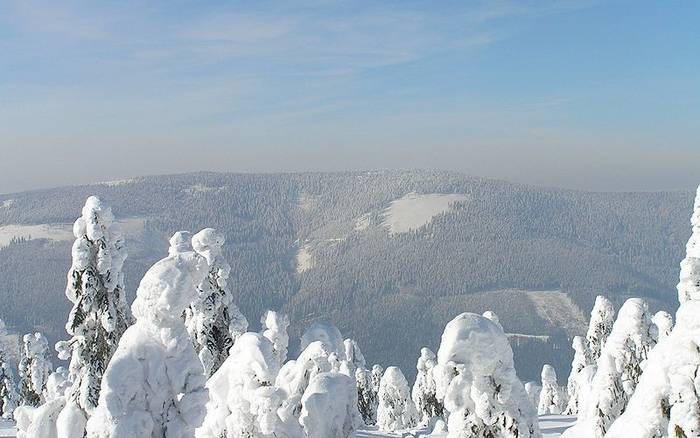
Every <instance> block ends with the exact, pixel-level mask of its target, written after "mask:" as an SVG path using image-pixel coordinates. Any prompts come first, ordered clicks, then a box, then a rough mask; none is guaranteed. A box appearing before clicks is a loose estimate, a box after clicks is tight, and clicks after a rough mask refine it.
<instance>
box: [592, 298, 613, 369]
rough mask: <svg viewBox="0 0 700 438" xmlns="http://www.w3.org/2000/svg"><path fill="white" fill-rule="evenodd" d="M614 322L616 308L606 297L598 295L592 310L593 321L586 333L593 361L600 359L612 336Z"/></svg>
mask: <svg viewBox="0 0 700 438" xmlns="http://www.w3.org/2000/svg"><path fill="white" fill-rule="evenodd" d="M614 321H615V308H614V307H613V305H612V303H611V302H610V300H608V299H607V298H605V297H604V296H602V295H598V296H597V297H596V299H595V304H594V305H593V310H591V319H590V322H589V324H588V332H587V333H586V340H587V341H588V350H589V353H590V357H591V359H592V360H593V361H595V360H596V359H597V358H598V357H600V351H601V350H602V348H603V345H604V344H605V341H606V340H607V338H608V336H609V335H610V331H611V330H612V325H613V322H614Z"/></svg>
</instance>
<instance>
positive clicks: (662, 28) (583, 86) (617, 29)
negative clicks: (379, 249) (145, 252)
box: [0, 0, 700, 193]
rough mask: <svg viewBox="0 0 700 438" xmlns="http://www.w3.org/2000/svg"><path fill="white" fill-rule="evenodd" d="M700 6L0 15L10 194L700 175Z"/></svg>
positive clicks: (465, 1)
mask: <svg viewBox="0 0 700 438" xmlns="http://www.w3.org/2000/svg"><path fill="white" fill-rule="evenodd" d="M698 23H700V2H698V1H696V0H689V1H682V0H679V1H663V2H662V1H639V0H634V1H632V0H630V1H622V0H607V1H594V0H568V1H567V0H559V1H547V0H542V1H528V0H518V1H515V0H514V1H508V0H494V1H469V0H461V1H450V0H445V1H442V0H429V1H413V0H400V1H398V0H397V1H382V0H372V1H369V0H353V1H331V0H300V1H271V0H255V1H207V0H198V1H194V0H193V1H180V0H169V1H131V0H119V1H116V0H115V1H96V0H92V1H70V0H66V1H60V2H58V1H54V0H47V1H33V0H17V1H15V0H3V1H2V2H0V193H9V192H15V191H22V190H30V189H36V188H45V187H53V186H58V185H70V184H81V183H88V182H96V181H108V180H116V179H123V178H128V177H132V176H141V175H150V174H165V173H180V172H189V171H200V170H211V171H233V172H277V171H333V170H350V169H378V168H402V169H405V168H431V169H434V168H437V169H448V170H457V171H461V172H465V173H468V174H471V175H476V176H483V177H490V178H498V179H505V180H508V181H514V182H523V183H530V184H538V185H548V186H559V187H568V188H576V189H585V190H615V191H626V190H672V189H690V188H693V187H695V186H696V185H697V184H698V183H700V26H699V25H698Z"/></svg>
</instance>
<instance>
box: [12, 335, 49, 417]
mask: <svg viewBox="0 0 700 438" xmlns="http://www.w3.org/2000/svg"><path fill="white" fill-rule="evenodd" d="M51 368H52V366H51V361H50V360H49V342H48V341H47V340H46V338H45V337H44V335H42V334H41V333H34V334H33V335H32V334H26V335H24V337H23V338H22V359H21V360H20V362H19V377H20V397H21V398H22V403H23V404H25V405H29V406H39V405H41V404H42V403H44V401H46V398H45V395H44V390H45V389H46V382H47V381H48V378H49V374H51Z"/></svg>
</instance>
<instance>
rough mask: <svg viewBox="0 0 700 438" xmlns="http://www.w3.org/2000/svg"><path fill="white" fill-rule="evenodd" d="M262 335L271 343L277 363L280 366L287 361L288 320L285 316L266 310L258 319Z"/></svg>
mask: <svg viewBox="0 0 700 438" xmlns="http://www.w3.org/2000/svg"><path fill="white" fill-rule="evenodd" d="M260 325H261V326H262V335H263V336H265V337H266V338H267V339H269V340H270V342H272V345H273V348H274V350H275V355H276V356H277V359H278V362H279V363H280V365H281V364H283V363H284V361H285V360H287V346H288V344H289V335H288V334H287V328H288V327H289V318H288V317H287V315H285V314H283V313H279V312H275V311H274V310H268V311H267V312H265V313H264V314H263V316H262V317H261V318H260Z"/></svg>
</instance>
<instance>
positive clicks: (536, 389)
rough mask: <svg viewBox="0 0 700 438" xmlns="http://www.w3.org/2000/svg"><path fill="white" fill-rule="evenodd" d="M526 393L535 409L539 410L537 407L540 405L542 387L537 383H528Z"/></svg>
mask: <svg viewBox="0 0 700 438" xmlns="http://www.w3.org/2000/svg"><path fill="white" fill-rule="evenodd" d="M525 392H526V393H527V399H528V400H530V403H532V407H533V409H537V405H539V404H540V392H542V387H541V386H540V385H539V384H538V383H537V382H534V381H531V382H527V383H526V384H525Z"/></svg>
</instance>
